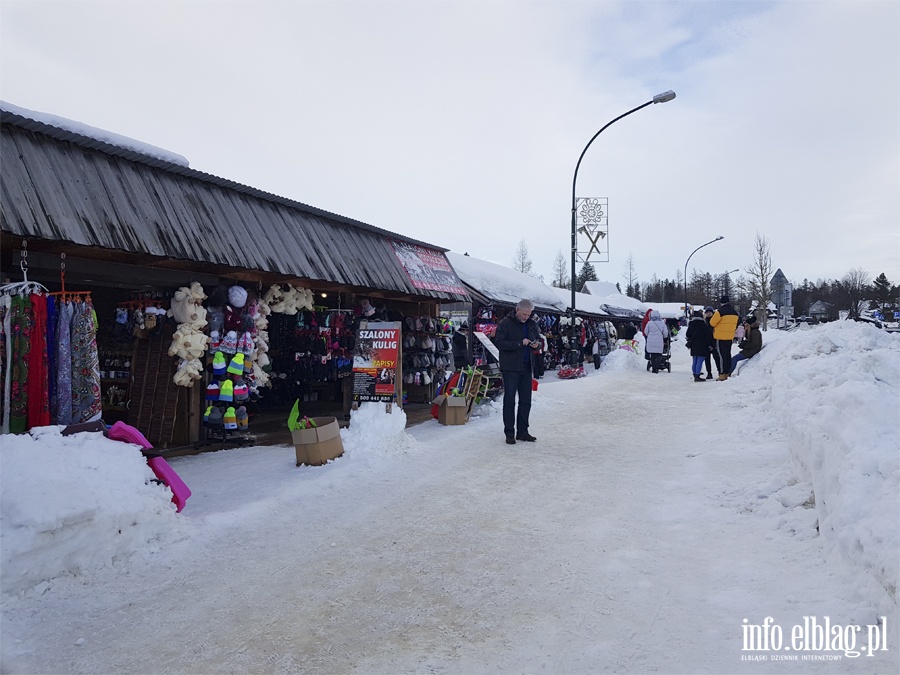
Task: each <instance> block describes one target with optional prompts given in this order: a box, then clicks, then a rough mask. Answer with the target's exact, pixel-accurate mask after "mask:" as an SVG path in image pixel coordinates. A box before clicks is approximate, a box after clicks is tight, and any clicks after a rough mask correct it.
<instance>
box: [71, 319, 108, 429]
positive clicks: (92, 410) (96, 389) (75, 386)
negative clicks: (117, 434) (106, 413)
mask: <svg viewBox="0 0 900 675" xmlns="http://www.w3.org/2000/svg"><path fill="white" fill-rule="evenodd" d="M101 413H102V404H101V401H100V357H99V355H98V353H97V333H96V330H95V324H94V307H93V305H92V304H91V303H89V302H81V303H78V304H77V305H75V315H74V317H73V319H72V421H73V422H75V423H80V422H90V421H92V420H95V419H99V418H100V416H101Z"/></svg>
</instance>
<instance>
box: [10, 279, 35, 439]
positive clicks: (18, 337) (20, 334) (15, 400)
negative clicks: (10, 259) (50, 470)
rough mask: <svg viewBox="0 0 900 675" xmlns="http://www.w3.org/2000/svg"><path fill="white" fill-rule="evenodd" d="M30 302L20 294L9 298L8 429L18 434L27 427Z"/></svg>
mask: <svg viewBox="0 0 900 675" xmlns="http://www.w3.org/2000/svg"><path fill="white" fill-rule="evenodd" d="M30 305H31V302H30V301H29V299H28V297H26V296H24V295H14V296H13V297H12V307H11V316H10V332H11V334H12V352H11V353H10V368H11V370H12V376H11V382H10V392H9V396H10V401H9V431H10V433H13V434H21V433H24V432H25V431H27V430H28V384H27V383H28V353H29V347H30V344H31V315H30V311H29V310H30V309H31V307H30Z"/></svg>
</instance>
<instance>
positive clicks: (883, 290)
mask: <svg viewBox="0 0 900 675" xmlns="http://www.w3.org/2000/svg"><path fill="white" fill-rule="evenodd" d="M872 289H873V291H874V292H873V294H872V297H873V298H874V300H875V302H877V303H878V306H879V307H880V308H881V313H882V314H884V318H885V319H887V318H888V316H887V314H886V313H885V308H886V307H891V306H892V305H893V302H892V300H893V296H892V294H891V282H890V281H888V278H887V276H886V275H885V273H884V272H882V273H881V274H879V275H878V276H877V277H875V281H874V283H873V284H872Z"/></svg>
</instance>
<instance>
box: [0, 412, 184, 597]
mask: <svg viewBox="0 0 900 675" xmlns="http://www.w3.org/2000/svg"><path fill="white" fill-rule="evenodd" d="M62 428H63V427H56V426H53V427H37V428H35V429H32V431H31V433H30V434H23V435H18V436H17V435H6V436H4V437H3V453H2V463H0V469H2V472H0V488H2V489H0V513H2V514H3V515H2V518H0V541H2V546H0V551H2V554H0V583H2V586H3V590H4V592H8V591H11V590H13V591H14V590H17V589H21V588H25V587H28V586H33V585H35V584H37V583H39V582H41V581H44V580H47V579H53V578H54V577H58V576H62V575H66V574H75V575H78V574H83V573H89V572H90V571H91V569H92V568H94V567H104V566H108V565H110V564H112V563H114V562H115V561H116V559H118V558H119V557H120V556H126V555H129V554H131V553H132V552H134V551H137V550H147V549H148V548H150V549H152V548H154V547H155V546H158V545H159V543H160V542H162V541H163V540H166V539H169V538H172V537H173V535H175V536H176V537H177V533H178V531H179V527H180V523H179V519H178V516H177V515H176V513H175V506H174V505H173V504H172V502H171V499H172V495H171V493H170V492H169V490H168V488H166V487H164V486H162V485H160V484H158V483H154V482H151V480H152V479H153V478H154V474H153V471H152V470H151V469H150V467H148V466H147V462H146V460H145V459H144V457H143V455H141V452H140V449H139V448H138V447H137V446H136V445H131V444H127V443H121V442H118V441H112V440H109V439H108V438H105V437H104V436H103V435H102V434H101V433H99V432H97V433H81V434H75V435H72V436H62V435H61V433H60V432H61V430H62Z"/></svg>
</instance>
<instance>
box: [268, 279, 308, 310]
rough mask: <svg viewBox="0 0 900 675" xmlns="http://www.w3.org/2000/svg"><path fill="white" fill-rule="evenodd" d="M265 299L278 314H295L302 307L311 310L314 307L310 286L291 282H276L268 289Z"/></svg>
mask: <svg viewBox="0 0 900 675" xmlns="http://www.w3.org/2000/svg"><path fill="white" fill-rule="evenodd" d="M263 300H264V301H265V302H266V304H268V305H269V308H270V309H271V310H272V312H274V313H276V314H289V315H292V316H293V315H294V314H296V313H297V312H299V311H300V310H302V309H308V310H310V311H312V310H313V309H314V307H313V292H312V291H311V290H310V289H308V288H297V287H296V286H292V285H291V284H274V285H273V286H272V287H271V288H269V290H268V291H266V294H265V295H264V296H263Z"/></svg>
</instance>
